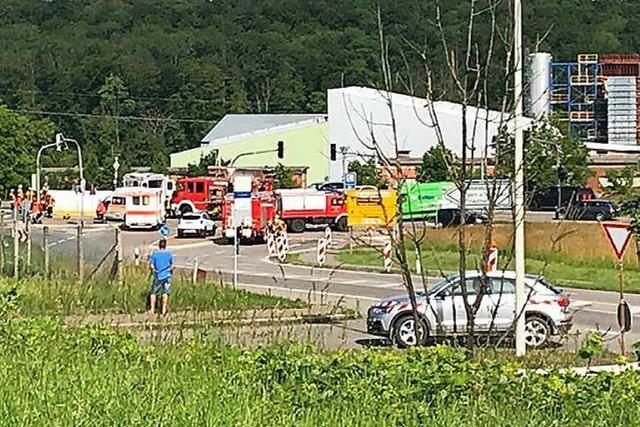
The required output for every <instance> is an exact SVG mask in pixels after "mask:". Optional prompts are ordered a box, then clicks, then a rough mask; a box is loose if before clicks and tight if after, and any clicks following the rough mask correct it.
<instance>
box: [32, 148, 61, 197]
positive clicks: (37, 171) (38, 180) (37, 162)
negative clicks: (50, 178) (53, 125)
mask: <svg viewBox="0 0 640 427" xmlns="http://www.w3.org/2000/svg"><path fill="white" fill-rule="evenodd" d="M51 147H56V148H57V149H58V151H60V150H61V147H60V146H58V143H57V142H53V143H51V144H45V145H43V146H42V147H40V149H39V150H38V154H37V155H36V202H37V203H38V204H40V157H41V156H42V152H43V151H44V150H46V149H47V148H51Z"/></svg>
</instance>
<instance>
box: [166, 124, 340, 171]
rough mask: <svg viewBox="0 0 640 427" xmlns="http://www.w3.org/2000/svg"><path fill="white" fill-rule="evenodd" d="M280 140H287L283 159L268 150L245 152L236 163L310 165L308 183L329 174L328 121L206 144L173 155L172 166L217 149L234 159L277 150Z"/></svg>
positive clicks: (239, 165) (224, 156) (238, 164)
mask: <svg viewBox="0 0 640 427" xmlns="http://www.w3.org/2000/svg"><path fill="white" fill-rule="evenodd" d="M278 141H284V159H278V157H277V154H276V153H275V152H273V153H265V154H256V155H251V156H243V157H241V158H240V159H238V161H237V162H236V164H235V166H238V167H243V166H252V167H261V166H269V167H274V166H276V165H277V164H278V163H282V164H283V165H284V166H307V167H308V168H309V169H308V170H307V183H309V184H311V183H314V182H319V181H323V180H324V178H325V177H326V176H328V175H329V125H328V124H327V123H320V124H310V125H307V126H304V127H300V128H296V129H289V130H285V131H282V132H278V133H270V134H262V135H255V136H248V137H247V138H246V139H241V140H234V141H231V142H228V143H224V144H216V145H215V146H203V147H198V148H193V149H191V150H186V151H181V152H179V153H175V154H172V155H171V167H174V168H180V167H187V166H188V165H189V164H195V163H198V162H199V161H200V158H201V157H203V156H206V155H207V154H209V153H210V152H211V151H213V150H214V149H217V150H218V151H219V154H220V158H221V159H223V160H232V159H233V158H234V157H235V156H237V155H238V154H241V153H246V152H251V151H262V150H275V149H276V147H277V144H278Z"/></svg>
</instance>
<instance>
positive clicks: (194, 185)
mask: <svg viewBox="0 0 640 427" xmlns="http://www.w3.org/2000/svg"><path fill="white" fill-rule="evenodd" d="M176 182H177V186H176V190H175V191H174V193H173V197H172V199H171V210H172V212H173V214H174V215H183V214H185V213H189V212H195V211H207V212H211V213H212V214H213V216H219V215H220V214H221V213H222V201H223V199H224V196H225V194H226V193H227V188H228V186H229V181H228V180H226V179H221V178H219V177H212V176H198V177H183V178H178V179H177V180H176Z"/></svg>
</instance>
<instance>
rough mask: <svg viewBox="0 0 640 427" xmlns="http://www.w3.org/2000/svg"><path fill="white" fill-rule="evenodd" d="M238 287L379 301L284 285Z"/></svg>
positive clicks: (246, 284) (239, 285)
mask: <svg viewBox="0 0 640 427" xmlns="http://www.w3.org/2000/svg"><path fill="white" fill-rule="evenodd" d="M238 287H247V288H258V289H267V290H269V289H275V290H279V291H286V292H297V293H300V294H304V295H308V294H309V292H311V293H313V294H319V295H324V296H330V297H337V298H353V299H357V300H365V301H379V300H380V298H373V297H364V296H361V295H350V294H338V293H334V292H323V291H314V290H311V289H296V288H285V287H282V286H270V285H253V284H248V283H238Z"/></svg>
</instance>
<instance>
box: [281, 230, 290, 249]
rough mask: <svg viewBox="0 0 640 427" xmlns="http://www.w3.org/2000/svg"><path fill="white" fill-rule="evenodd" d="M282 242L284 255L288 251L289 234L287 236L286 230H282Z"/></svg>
mask: <svg viewBox="0 0 640 427" xmlns="http://www.w3.org/2000/svg"><path fill="white" fill-rule="evenodd" d="M282 242H283V243H282V244H283V246H284V253H285V255H286V254H288V253H289V236H287V232H286V231H283V232H282Z"/></svg>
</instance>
